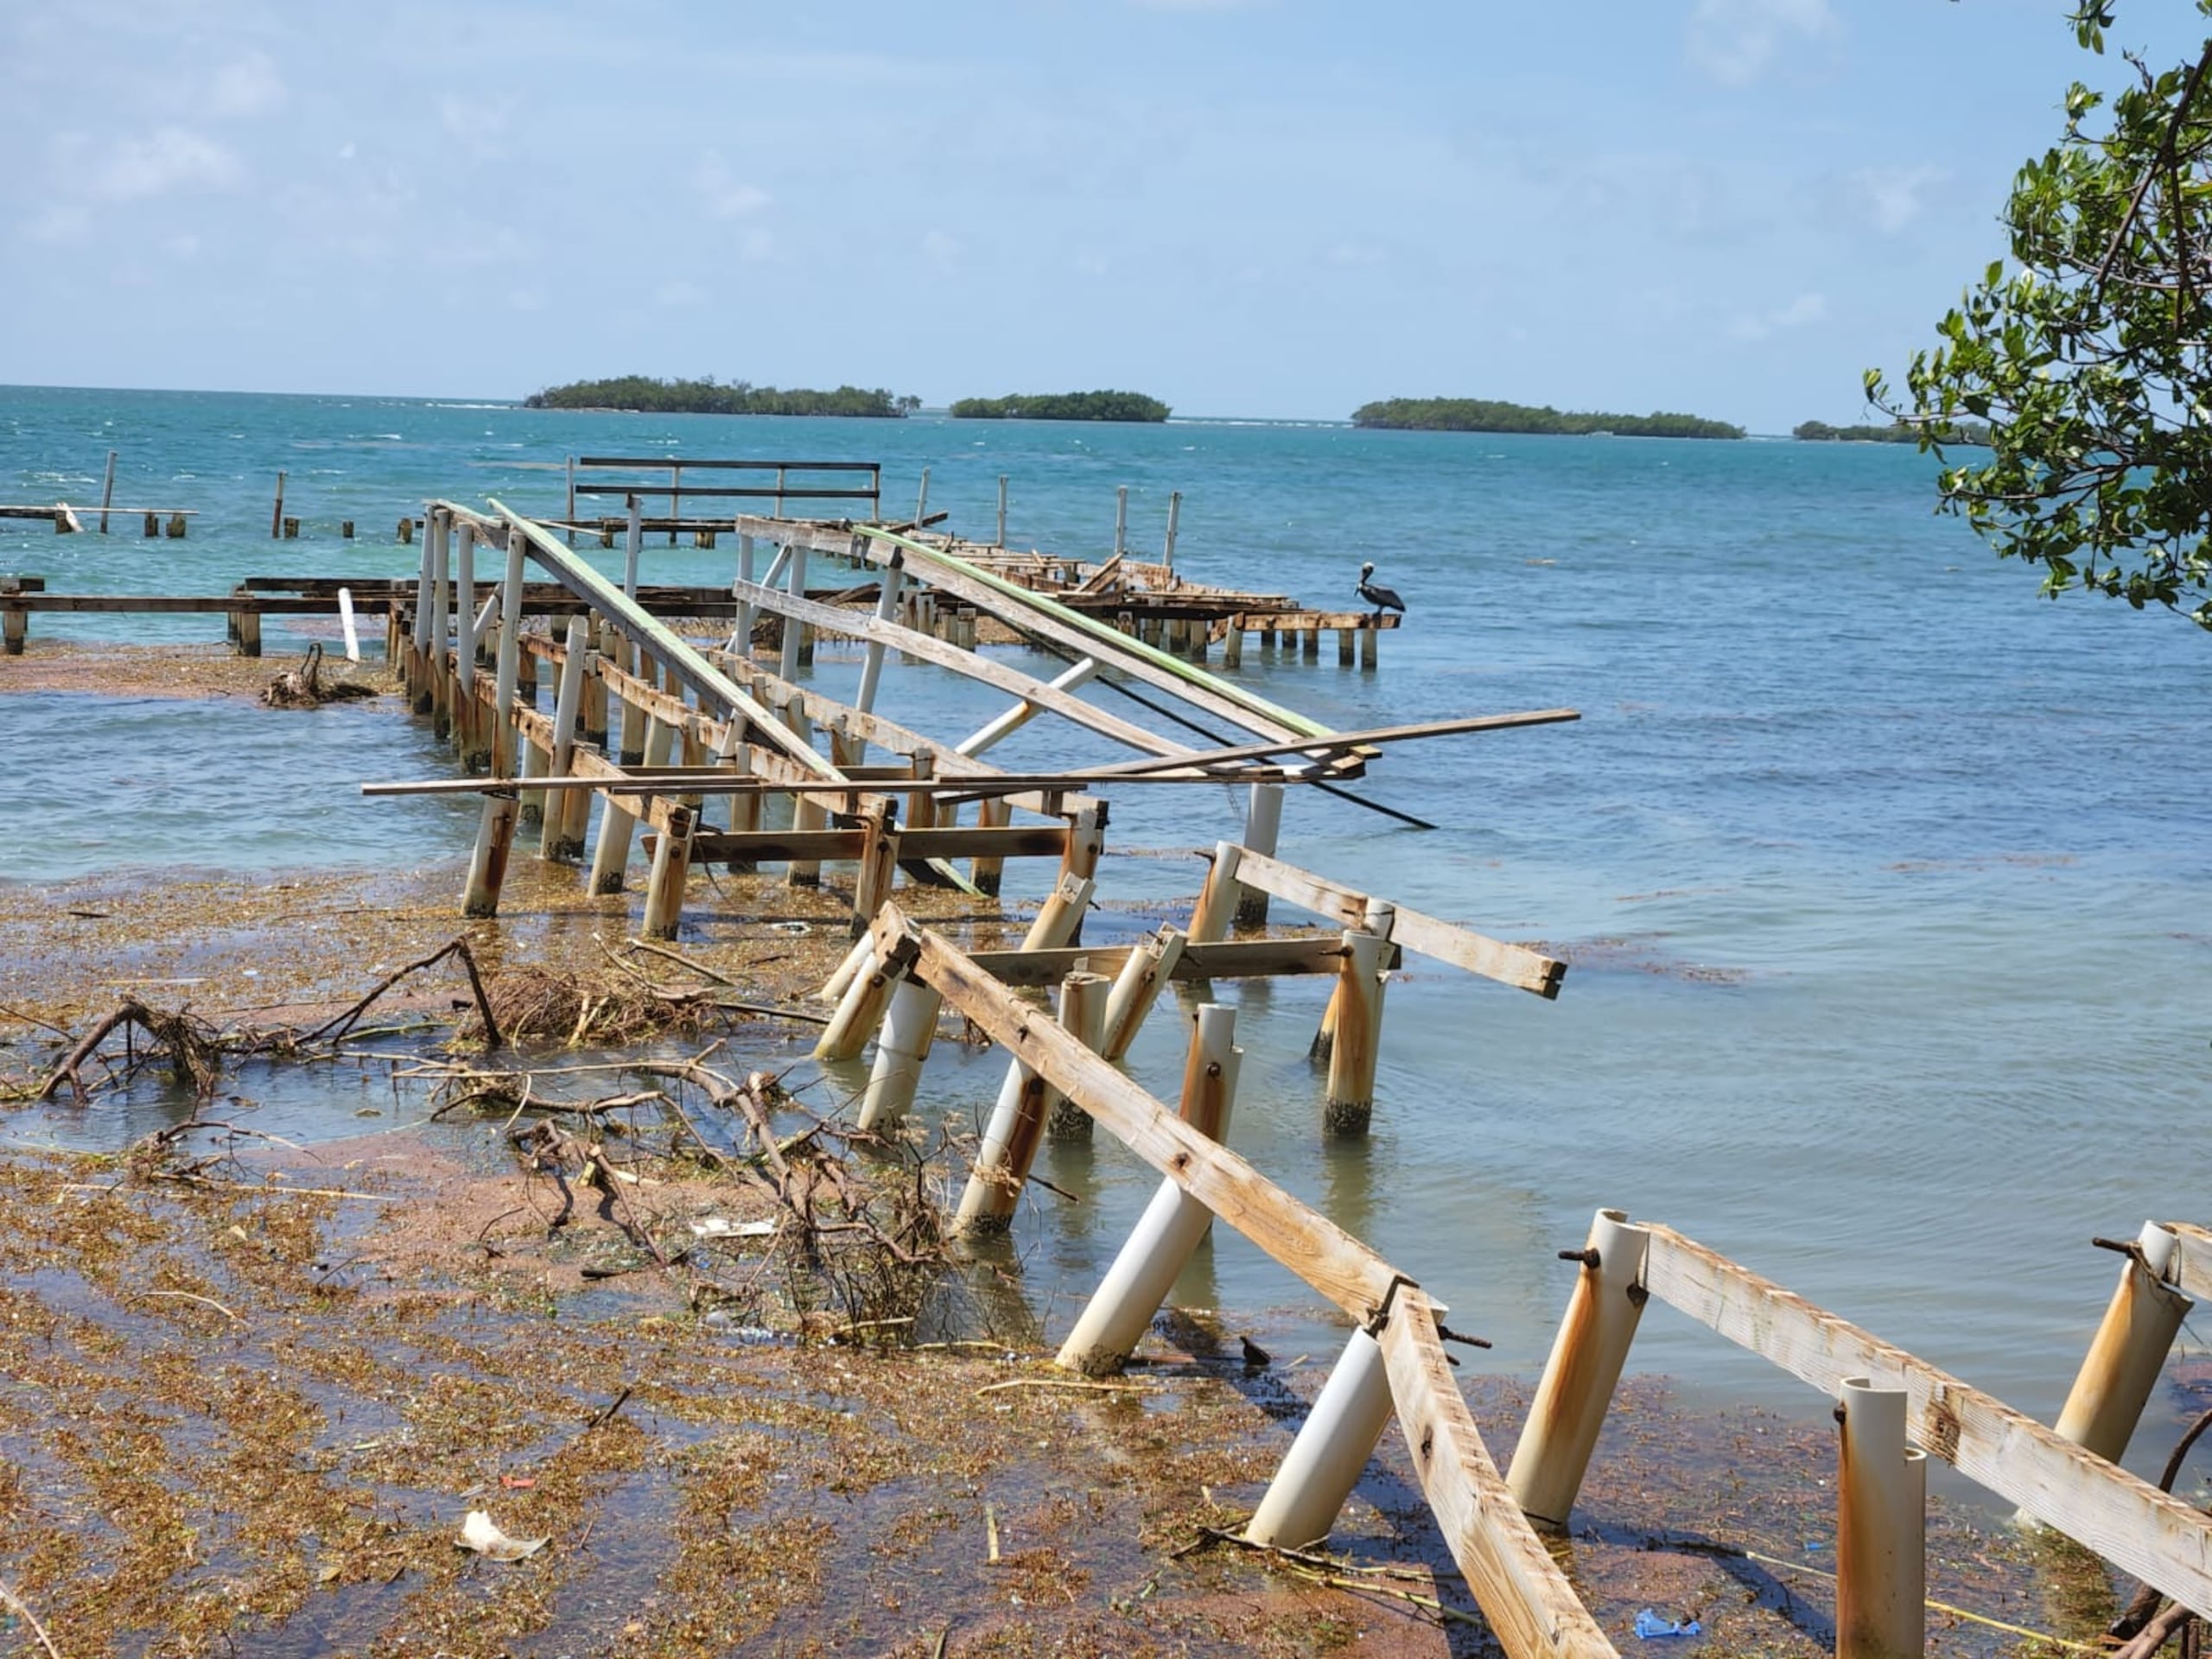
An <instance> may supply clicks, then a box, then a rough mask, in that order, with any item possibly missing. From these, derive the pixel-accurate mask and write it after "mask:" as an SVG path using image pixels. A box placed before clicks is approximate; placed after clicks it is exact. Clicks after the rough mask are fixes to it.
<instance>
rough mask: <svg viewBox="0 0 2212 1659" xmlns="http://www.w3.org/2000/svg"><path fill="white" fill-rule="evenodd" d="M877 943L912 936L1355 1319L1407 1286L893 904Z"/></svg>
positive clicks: (1013, 1037) (925, 957) (976, 1012)
mask: <svg viewBox="0 0 2212 1659" xmlns="http://www.w3.org/2000/svg"><path fill="white" fill-rule="evenodd" d="M874 940H875V954H876V958H877V960H879V961H889V960H891V959H892V955H893V952H894V951H896V950H901V949H904V948H906V944H907V943H908V942H910V941H911V942H912V947H913V949H914V950H915V952H916V954H915V957H914V965H913V968H912V977H913V978H915V979H917V980H919V981H920V982H923V983H924V984H926V985H928V986H930V987H931V988H933V989H935V990H936V991H937V992H938V993H939V994H940V995H942V996H943V997H944V1001H945V1003H946V1005H947V1006H948V1007H951V1008H953V1009H955V1010H956V1011H957V1012H958V1013H960V1014H965V1015H966V1016H967V1017H968V1018H969V1019H970V1020H974V1021H975V1022H976V1025H977V1026H978V1027H980V1028H981V1029H982V1031H983V1033H985V1034H986V1035H987V1036H988V1037H989V1038H991V1039H992V1040H993V1041H995V1042H996V1043H998V1044H999V1045H1000V1046H1002V1047H1004V1048H1005V1049H1006V1050H1007V1052H1010V1053H1011V1054H1012V1055H1013V1056H1014V1058H1016V1059H1018V1060H1020V1062H1021V1063H1022V1064H1023V1065H1027V1067H1029V1069H1030V1070H1031V1071H1034V1072H1036V1073H1037V1074H1038V1075H1039V1076H1040V1077H1043V1078H1044V1079H1045V1081H1046V1082H1047V1083H1049V1084H1052V1087H1053V1088H1055V1089H1057V1090H1059V1091H1060V1092H1061V1093H1062V1094H1064V1095H1065V1096H1067V1098H1068V1099H1069V1100H1071V1101H1072V1102H1073V1103H1075V1104H1077V1106H1080V1107H1081V1108H1082V1109H1084V1111H1086V1112H1088V1113H1090V1116H1092V1117H1094V1118H1096V1120H1097V1121H1098V1122H1101V1123H1103V1124H1104V1125H1105V1126H1106V1127H1107V1128H1109V1130H1111V1131H1112V1132H1113V1133H1114V1134H1115V1135H1118V1136H1119V1137H1120V1138H1121V1140H1122V1142H1123V1143H1124V1144H1125V1145H1127V1146H1128V1147H1129V1149H1130V1150H1131V1151H1133V1152H1135V1154H1137V1156H1139V1157H1140V1158H1141V1159H1143V1160H1145V1161H1146V1162H1147V1163H1148V1164H1150V1165H1151V1166H1153V1167H1154V1168H1155V1169H1157V1170H1159V1171H1160V1173H1162V1174H1164V1175H1166V1176H1168V1177H1170V1178H1171V1179H1173V1180H1174V1181H1175V1183H1176V1184H1177V1185H1179V1186H1181V1187H1182V1188H1183V1189H1184V1190H1185V1191H1186V1192H1189V1193H1190V1194H1191V1195H1192V1197H1193V1198H1197V1199H1198V1201H1199V1202H1200V1203H1201V1204H1204V1205H1205V1206H1206V1207H1207V1208H1208V1209H1209V1210H1211V1211H1213V1212H1214V1214H1215V1215H1216V1216H1217V1217H1220V1218H1221V1219H1222V1220H1223V1221H1224V1222H1226V1223H1228V1224H1229V1225H1230V1226H1231V1227H1234V1228H1235V1229H1236V1230H1237V1231H1238V1232H1240V1233H1242V1234H1243V1235H1244V1236H1245V1237H1247V1238H1249V1239H1250V1240H1251V1241H1252V1242H1253V1243H1255V1244H1256V1245H1258V1246H1259V1247H1260V1248H1261V1249H1263V1250H1265V1251H1266V1252H1267V1253H1268V1255H1271V1256H1273V1257H1274V1259H1275V1260H1276V1261H1278V1262H1281V1263H1282V1264H1283V1266H1285V1267H1287V1268H1289V1269H1290V1270H1291V1271H1292V1272H1293V1273H1294V1274H1297V1275H1298V1276H1299V1277H1300V1278H1301V1279H1303V1280H1304V1281H1306V1283H1307V1284H1309V1285H1311V1286H1312V1287H1313V1288H1314V1289H1315V1290H1317V1291H1319V1293H1320V1294H1322V1295H1324V1296H1325V1297H1326V1298H1328V1300H1330V1301H1331V1302H1332V1303H1334V1304H1335V1305H1336V1306H1338V1307H1339V1308H1341V1309H1343V1310H1344V1312H1345V1313H1348V1314H1350V1315H1351V1317H1352V1318H1354V1319H1357V1320H1359V1321H1361V1322H1362V1323H1365V1322H1366V1321H1367V1320H1369V1319H1373V1318H1374V1317H1375V1316H1376V1314H1377V1313H1379V1312H1381V1311H1382V1309H1383V1307H1384V1306H1387V1303H1388V1299H1389V1296H1390V1294H1391V1291H1392V1289H1393V1287H1395V1286H1398V1285H1401V1284H1402V1283H1404V1282H1405V1280H1404V1276H1403V1275H1402V1274H1399V1273H1397V1272H1396V1271H1395V1270H1394V1269H1393V1268H1391V1266H1390V1264H1389V1262H1385V1261H1383V1258H1382V1257H1381V1256H1379V1255H1376V1254H1375V1252H1374V1251H1372V1250H1370V1249H1368V1248H1367V1246H1366V1245H1364V1244H1363V1243H1360V1242H1359V1241H1358V1240H1357V1239H1356V1238H1354V1237H1353V1236H1351V1234H1350V1233H1347V1232H1346V1231H1344V1229H1343V1228H1341V1227H1339V1226H1338V1225H1337V1224H1336V1223H1334V1222H1332V1221H1331V1220H1330V1219H1329V1218H1328V1217H1326V1216H1325V1215H1323V1214H1321V1213H1320V1212H1319V1211H1317V1210H1314V1209H1313V1208H1312V1207H1311V1206H1309V1205H1305V1204H1301V1203H1300V1201H1299V1200H1298V1199H1296V1198H1293V1197H1291V1196H1290V1194H1289V1193H1287V1192H1284V1191H1283V1190H1282V1189H1281V1187H1279V1186H1277V1185H1275V1184H1274V1182H1272V1181H1270V1180H1268V1179H1267V1178H1266V1177H1265V1176H1264V1175H1262V1174H1261V1173H1259V1171H1257V1170H1255V1169H1254V1168H1253V1167H1252V1166H1251V1165H1249V1164H1248V1163H1246V1162H1245V1161H1244V1160H1243V1159H1242V1158H1240V1157H1238V1156H1237V1155H1236V1154H1235V1153H1233V1152H1231V1151H1230V1150H1229V1149H1228V1148H1227V1147H1223V1146H1220V1145H1218V1144H1217V1143H1216V1142H1215V1141H1211V1140H1209V1139H1207V1138H1206V1137H1205V1135H1201V1134H1199V1133H1198V1131H1197V1130H1196V1129H1193V1128H1191V1126H1190V1125H1189V1124H1187V1123H1185V1122H1182V1121H1181V1120H1180V1119H1179V1118H1178V1117H1177V1116H1176V1115H1175V1114H1174V1112H1173V1111H1172V1110H1170V1109H1168V1108H1166V1107H1165V1106H1163V1105H1161V1104H1160V1102H1158V1101H1157V1100H1154V1098H1153V1097H1152V1096H1150V1095H1149V1094H1147V1093H1146V1092H1145V1090H1143V1089H1142V1088H1141V1087H1140V1086H1139V1085H1137V1084H1135V1083H1133V1082H1131V1081H1130V1080H1129V1079H1128V1077H1124V1076H1122V1073H1121V1072H1119V1071H1116V1070H1115V1068H1114V1066H1113V1065H1111V1063H1109V1061H1107V1060H1105V1059H1103V1058H1100V1057H1099V1056H1098V1055H1096V1054H1094V1053H1092V1052H1090V1050H1089V1049H1087V1048H1085V1047H1084V1046H1083V1045H1082V1044H1081V1043H1079V1042H1077V1040H1076V1039H1075V1038H1073V1037H1072V1036H1071V1035H1070V1034H1069V1033H1066V1032H1065V1031H1063V1030H1061V1029H1060V1027H1058V1026H1057V1025H1055V1024H1054V1023H1053V1022H1052V1020H1051V1019H1050V1018H1049V1017H1048V1016H1047V1015H1046V1014H1044V1012H1043V1011H1042V1010H1040V1009H1039V1008H1037V1007H1034V1006H1033V1004H1031V1003H1028V1002H1025V1001H1022V1000H1021V998H1020V997H1019V996H1016V995H1014V992H1013V991H1011V990H1010V989H1008V988H1007V987H1006V986H1004V985H1002V984H1001V983H1000V982H998V981H997V980H995V979H994V978H993V977H992V976H990V975H988V974H987V973H985V972H983V971H982V969H980V968H978V967H977V966H976V963H975V962H974V960H973V959H972V958H970V957H968V956H967V955H966V954H965V953H964V952H963V951H961V950H958V949H957V948H956V947H955V946H953V945H951V944H947V943H946V942H945V941H944V939H942V938H938V935H936V934H935V933H931V932H925V931H923V930H921V929H920V928H918V927H916V926H915V925H914V924H913V923H912V922H911V921H909V920H908V919H907V918H906V915H905V913H904V912H901V911H900V910H899V907H898V906H896V905H886V906H884V907H883V909H882V910H881V911H880V912H878V913H877V916H876V923H875V929H874Z"/></svg>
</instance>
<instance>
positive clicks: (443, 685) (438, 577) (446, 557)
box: [429, 512, 453, 740]
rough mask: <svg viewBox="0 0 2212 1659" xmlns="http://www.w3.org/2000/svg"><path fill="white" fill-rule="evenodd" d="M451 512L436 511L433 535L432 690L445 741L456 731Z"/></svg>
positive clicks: (437, 730) (435, 720) (434, 725)
mask: <svg viewBox="0 0 2212 1659" xmlns="http://www.w3.org/2000/svg"><path fill="white" fill-rule="evenodd" d="M452 528H453V519H452V515H450V514H449V513H446V512H438V513H436V514H435V516H434V518H433V520H432V524H431V529H430V531H429V534H430V661H429V692H430V713H431V724H430V729H431V731H432V733H433V734H435V736H437V737H438V738H439V739H441V740H443V739H445V738H447V737H449V736H451V735H452V733H453V696H452V693H451V689H450V687H449V686H448V683H447V681H446V639H447V638H448V634H449V633H450V632H451V622H450V618H451V617H452V615H453V544H452V537H451V534H450V532H451V531H452Z"/></svg>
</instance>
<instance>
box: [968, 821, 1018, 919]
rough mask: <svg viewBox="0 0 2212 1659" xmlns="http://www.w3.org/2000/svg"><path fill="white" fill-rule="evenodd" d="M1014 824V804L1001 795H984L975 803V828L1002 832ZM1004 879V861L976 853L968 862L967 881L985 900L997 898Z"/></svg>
mask: <svg viewBox="0 0 2212 1659" xmlns="http://www.w3.org/2000/svg"><path fill="white" fill-rule="evenodd" d="M1013 822H1014V804H1013V803H1012V802H1010V801H1008V800H1007V798H1006V797H1005V796H1003V795H986V796H985V797H984V798H982V800H980V801H978V802H976V828H978V829H1005V828H1006V827H1007V825H1008V824H1010V823H1013ZM1005 877H1006V860H1004V859H1003V858H998V857H988V858H987V857H985V856H984V855H982V854H981V853H978V854H977V855H976V856H975V857H974V858H972V859H970V860H969V862H968V879H969V880H970V881H972V882H974V883H975V884H976V892H978V893H982V895H983V896H984V897H985V898H987V899H995V898H997V897H998V896H999V888H1000V887H1001V884H1002V883H1003V881H1004V880H1005Z"/></svg>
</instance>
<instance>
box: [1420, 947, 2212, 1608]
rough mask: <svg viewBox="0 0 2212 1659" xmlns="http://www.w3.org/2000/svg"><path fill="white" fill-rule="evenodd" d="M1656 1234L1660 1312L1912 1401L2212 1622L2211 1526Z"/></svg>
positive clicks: (1966, 1457)
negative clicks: (1663, 1306) (1672, 1310)
mask: <svg viewBox="0 0 2212 1659" xmlns="http://www.w3.org/2000/svg"><path fill="white" fill-rule="evenodd" d="M1404 918H1405V912H1402V911H1401V912H1399V923H1400V926H1401V928H1402V927H1403V925H1404ZM1649 1233H1650V1237H1651V1242H1650V1247H1649V1253H1648V1255H1647V1256H1646V1258H1645V1262H1644V1269H1643V1284H1644V1287H1645V1288H1646V1289H1647V1290H1649V1292H1650V1293H1651V1294H1653V1295H1654V1296H1656V1297H1657V1298H1659V1300H1662V1301H1663V1302H1668V1303H1670V1304H1671V1305H1673V1306H1675V1307H1677V1308H1680V1309H1681V1311H1682V1312H1683V1313H1687V1314H1688V1315H1689V1316H1690V1317H1691V1318H1692V1319H1696V1320H1698V1321H1700V1323H1701V1324H1705V1325H1711V1326H1712V1327H1713V1329H1714V1330H1715V1331H1718V1332H1719V1333H1720V1334H1721V1335H1722V1336H1724V1337H1726V1338H1728V1339H1729V1340H1730V1341H1731V1342H1734V1343H1738V1344H1741V1345H1742V1346H1744V1347H1745V1348H1748V1349H1750V1350H1751V1351H1752V1352H1753V1353H1755V1354H1763V1355H1764V1356H1765V1357H1767V1358H1769V1359H1770V1360H1772V1361H1773V1362H1774V1363H1776V1364H1777V1365H1779V1366H1780V1367H1781V1368H1782V1369H1783V1370H1785V1371H1788V1372H1789V1374H1790V1375H1791V1376H1795V1377H1797V1378H1799V1379H1800V1380H1801V1381H1803V1382H1806V1383H1810V1384H1812V1386H1813V1387H1815V1389H1819V1390H1820V1391H1821V1393H1823V1394H1825V1395H1829V1396H1831V1397H1833V1396H1834V1395H1835V1393H1836V1392H1837V1390H1838V1389H1840V1387H1841V1386H1842V1384H1843V1381H1844V1379H1845V1378H1846V1377H1851V1376H1865V1377H1869V1378H1872V1381H1873V1384H1874V1386H1875V1387H1876V1388H1878V1389H1904V1391H1905V1394H1906V1395H1907V1406H1906V1410H1907V1412H1908V1414H1909V1417H1908V1421H1909V1422H1910V1426H1911V1434H1912V1439H1913V1442H1914V1444H1916V1445H1917V1446H1922V1447H1923V1448H1924V1449H1925V1450H1926V1451H1927V1452H1928V1454H1929V1456H1930V1457H1936V1458H1941V1459H1942V1460H1943V1461H1944V1462H1946V1463H1948V1464H1950V1465H1952V1466H1953V1467H1954V1468H1955V1469H1957V1470H1958V1471H1959V1472H1960V1473H1961V1474H1962V1475H1966V1476H1967V1477H1968V1478H1971V1479H1973V1480H1974V1481H1976V1482H1978V1483H1980V1484H1981V1485H1983V1486H1986V1487H1987V1488H1988V1489H1989V1490H1990V1491H1993V1492H1994V1493H1996V1494H1997V1495H1998V1496H1999V1497H2002V1498H2004V1499H2005V1501H2006V1502H2008V1503H2016V1504H2018V1506H2019V1507H2020V1508H2021V1509H2023V1510H2025V1511H2027V1513H2029V1514H2030V1515H2031V1516H2035V1517H2036V1518H2037V1520H2040V1521H2042V1522H2044V1523H2045V1524H2047V1525H2049V1526H2050V1527H2052V1528H2055V1529H2056V1530H2058V1531H2060V1532H2063V1533H2064V1534H2065V1535H2067V1536H2068V1537H2069V1538H2071V1539H2073V1540H2075V1541H2076V1542H2078V1543H2081V1544H2084V1545H2086V1546H2087V1547H2088V1548H2090V1549H2093V1550H2094V1551H2095V1552H2096V1553H2097V1554H2100V1555H2101V1556H2103V1557H2104V1558H2105V1559H2106V1560H2108V1561H2110V1562H2112V1563H2113V1565H2114V1566H2116V1567H2119V1568H2120V1570H2121V1571H2123V1572H2125V1573H2129V1574H2130V1575H2132V1576H2133V1577H2135V1578H2138V1579H2141V1580H2144V1581H2145V1582H2146V1583H2149V1584H2153V1585H2156V1586H2158V1588H2159V1589H2160V1590H2162V1591H2164V1592H2165V1593H2166V1594H2167V1595H2169V1596H2171V1597H2172V1598H2174V1599H2175V1600H2177V1601H2180V1602H2183V1603H2185V1604H2186V1605H2189V1606H2190V1607H2191V1608H2193V1609H2194V1610H2195V1611H2197V1612H2199V1613H2202V1614H2206V1615H2208V1616H2212V1516H2208V1515H2206V1514H2204V1513H2203V1512H2202V1511H2201V1510H2196V1509H2194V1508H2192V1507H2191V1506H2190V1505H2189V1504H2188V1503H2183V1501H2182V1500H2181V1499H2179V1498H2177V1497H2173V1496H2171V1494H2169V1493H2165V1492H2162V1491H2159V1490H2158V1488H2157V1487H2155V1486H2153V1485H2152V1484H2151V1483H2150V1482H2148V1481H2146V1480H2140V1479H2138V1478H2136V1477H2135V1476H2133V1475H2131V1474H2129V1473H2128V1472H2127V1471H2126V1470H2125V1469H2121V1468H2119V1467H2117V1466H2115V1465H2112V1464H2109V1463H2107V1462H2106V1461H2105V1460H2104V1459H2102V1458H2100V1457H2098V1456H2097V1455H2096V1454H2095V1453H2094V1452H2088V1451H2084V1450H2083V1449H2082V1447H2080V1446H2075V1444H2074V1443H2073V1442H2072V1441H2070V1440H2061V1439H2059V1437H2058V1435H2057V1434H2056V1433H2055V1432H2053V1431H2052V1430H2050V1429H2048V1428H2045V1427H2044V1426H2043V1425H2042V1424H2041V1423H2038V1422H2037V1421H2035V1420H2034V1419H2032V1418H2031V1417H2029V1416H2027V1415H2026V1414H2024V1413H2021V1412H2018V1411H2015V1410H2013V1409H2012V1407H2010V1406H2008V1405H2005V1403H2004V1402H2001V1401H1999V1400H1997V1399H1994V1398H1993V1397H1992V1396H1990V1395H1986V1394H1984V1393H1982V1392H1981V1390H1980V1389H1974V1388H1969V1387H1968V1386H1967V1384H1966V1383H1961V1381H1959V1379H1958V1378H1956V1377H1955V1376H1951V1375H1950V1374H1949V1373H1948V1372H1945V1371H1941V1370H1937V1369H1936V1367H1935V1366H1933V1365H1930V1364H1929V1363H1927V1361H1925V1360H1923V1359H1919V1358H1916V1357H1914V1356H1913V1355H1911V1354H1909V1353H1907V1352H1905V1351H1904V1349H1902V1348H1895V1347H1892V1346H1891V1345H1890V1344H1888V1343H1886V1342H1883V1341H1881V1340H1879V1339H1878V1338H1875V1337H1872V1336H1870V1335H1869V1334H1868V1333H1867V1332H1864V1331H1862V1330H1860V1329H1859V1327H1858V1326H1857V1325H1852V1324H1850V1323H1848V1322H1847V1321H1846V1320H1844V1319H1839V1318H1838V1317H1837V1316H1836V1315H1834V1314H1833V1313H1828V1312H1827V1311H1826V1310H1825V1309H1823V1308H1820V1307H1816V1306H1814V1305H1813V1304H1812V1303H1810V1302H1808V1301H1807V1300H1805V1299H1804V1298H1803V1297H1802V1296H1798V1295H1796V1294H1792V1293H1791V1292H1789V1291H1787V1290H1784V1289H1783V1287H1781V1286H1779V1285H1777V1284H1774V1283H1772V1282H1770V1281H1768V1280H1765V1279H1762V1278H1760V1277H1759V1276H1758V1274H1755V1273H1752V1272H1751V1270H1750V1269H1748V1268H1743V1267H1739V1266H1738V1265H1737V1264H1736V1263H1735V1262H1731V1261H1730V1260H1728V1259H1727V1258H1726V1256H1724V1255H1720V1254H1719V1253H1718V1252H1717V1251H1713V1250H1709V1249H1706V1248H1705V1246H1703V1245H1702V1244H1699V1243H1694V1242H1693V1241H1692V1240H1689V1239H1687V1238H1684V1237H1683V1236H1681V1234H1680V1233H1677V1232H1675V1230H1672V1229H1671V1228H1667V1227H1661V1226H1656V1225H1653V1226H1649Z"/></svg>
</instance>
